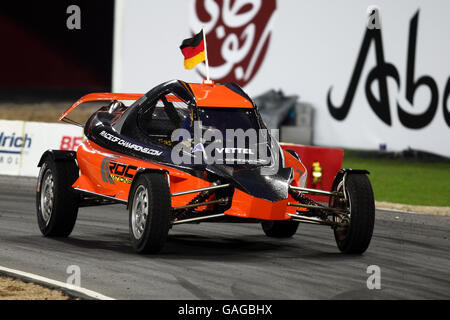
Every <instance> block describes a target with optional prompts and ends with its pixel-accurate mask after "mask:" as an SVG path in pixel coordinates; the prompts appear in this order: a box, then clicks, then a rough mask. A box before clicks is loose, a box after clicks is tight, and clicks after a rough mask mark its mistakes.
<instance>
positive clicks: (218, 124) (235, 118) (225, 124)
mask: <svg viewBox="0 0 450 320" xmlns="http://www.w3.org/2000/svg"><path fill="white" fill-rule="evenodd" d="M198 114H199V120H200V121H201V122H202V126H203V128H205V129H208V128H209V129H218V130H219V131H221V132H222V133H223V134H225V133H226V129H233V130H237V129H242V130H244V131H247V130H248V129H255V130H258V129H259V128H260V127H259V125H258V121H257V119H256V115H255V111H254V110H253V109H240V108H236V109H232V108H210V107H207V108H199V109H198Z"/></svg>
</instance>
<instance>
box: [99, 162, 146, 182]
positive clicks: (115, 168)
mask: <svg viewBox="0 0 450 320" xmlns="http://www.w3.org/2000/svg"><path fill="white" fill-rule="evenodd" d="M117 159H118V158H114V157H106V158H104V159H103V160H102V163H101V174H102V179H103V181H104V182H107V183H110V184H115V181H118V182H122V183H127V184H131V182H133V178H134V176H135V174H136V171H137V169H138V168H137V167H136V166H133V165H128V164H125V163H120V162H117V161H116V160H117Z"/></svg>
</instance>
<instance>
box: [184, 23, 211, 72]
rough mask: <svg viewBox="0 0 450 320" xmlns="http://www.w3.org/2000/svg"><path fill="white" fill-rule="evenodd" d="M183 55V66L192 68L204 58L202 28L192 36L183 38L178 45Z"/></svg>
mask: <svg viewBox="0 0 450 320" xmlns="http://www.w3.org/2000/svg"><path fill="white" fill-rule="evenodd" d="M180 49H181V52H182V53H183V56H184V67H185V68H186V69H192V68H194V67H195V66H196V65H197V64H199V63H200V62H202V61H204V60H205V43H204V41H203V30H202V31H200V32H199V33H197V34H196V35H195V36H194V37H192V38H189V39H185V40H183V42H182V43H181V46H180Z"/></svg>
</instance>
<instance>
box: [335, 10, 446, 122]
mask: <svg viewBox="0 0 450 320" xmlns="http://www.w3.org/2000/svg"><path fill="white" fill-rule="evenodd" d="M418 22H419V11H417V13H416V14H415V15H414V16H413V17H412V18H411V21H410V25H409V38H408V51H407V55H406V65H407V67H406V74H405V81H404V84H403V86H404V87H405V90H402V92H405V101H406V103H408V104H409V105H410V106H412V107H416V108H417V105H414V96H415V94H416V92H418V91H419V90H420V89H422V90H424V89H425V90H427V91H428V92H429V101H428V106H427V107H426V109H425V111H424V112H422V113H409V112H407V111H406V110H405V109H404V107H403V106H402V105H401V103H400V102H399V100H400V99H397V113H398V118H399V120H400V123H401V124H402V125H403V126H404V127H406V128H409V129H421V128H424V127H426V126H428V125H429V124H430V123H431V121H432V120H433V118H434V116H435V114H436V112H437V110H438V102H439V89H438V86H437V83H436V81H435V80H434V79H433V78H432V77H431V76H430V75H422V76H418V75H417V74H416V72H415V66H416V42H417V29H418ZM372 43H373V45H374V50H375V57H376V65H375V66H374V67H373V68H372V69H371V70H370V72H369V74H368V76H367V79H366V82H365V94H366V98H367V101H368V103H369V106H370V107H371V108H372V110H373V112H374V113H375V114H376V115H377V116H378V118H379V119H380V120H381V121H383V122H384V123H385V124H386V125H388V126H392V119H391V107H390V105H389V101H390V99H389V91H388V85H387V80H388V79H389V78H391V79H393V80H394V81H395V82H396V84H397V87H398V88H399V90H400V89H401V81H400V80H401V79H400V74H399V72H398V70H397V68H396V67H395V66H394V65H393V64H392V63H389V62H387V61H386V60H385V57H384V49H383V41H382V37H381V30H380V29H378V28H373V29H367V30H366V33H365V36H364V38H363V41H362V44H361V49H360V51H359V54H358V58H357V59H356V63H355V67H354V69H353V74H352V77H351V79H350V82H349V84H348V87H347V92H346V93H345V96H344V100H343V102H342V104H341V105H340V106H339V105H335V104H334V103H333V102H332V100H331V91H332V89H333V87H331V88H330V89H329V91H328V96H327V105H328V110H329V112H330V114H331V116H332V117H333V118H334V119H336V120H345V118H346V117H347V115H348V113H349V111H350V107H351V106H352V103H353V98H354V97H355V93H356V89H357V88H358V84H359V82H360V79H361V73H362V71H363V69H364V65H365V63H366V60H367V57H368V55H369V50H370V48H371V44H372ZM374 82H375V83H377V84H378V94H377V93H374V92H373V83H374ZM449 94H450V78H448V80H447V84H446V86H445V89H444V92H443V97H442V101H443V116H444V120H445V122H446V123H447V126H449V127H450V112H449V111H448V109H447V100H448V98H449Z"/></svg>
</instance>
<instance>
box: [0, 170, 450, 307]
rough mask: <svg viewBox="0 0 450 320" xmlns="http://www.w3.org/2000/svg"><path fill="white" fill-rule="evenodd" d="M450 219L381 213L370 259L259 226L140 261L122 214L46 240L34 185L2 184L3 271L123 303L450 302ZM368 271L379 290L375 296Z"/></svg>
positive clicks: (307, 229)
mask: <svg viewBox="0 0 450 320" xmlns="http://www.w3.org/2000/svg"><path fill="white" fill-rule="evenodd" d="M449 235H450V218H449V217H441V216H432V215H421V214H407V213H396V212H386V211H379V210H378V211H377V215H376V224H375V232H374V237H373V239H372V243H371V246H370V247H369V250H368V251H367V252H366V253H365V254H364V255H362V256H345V255H342V254H340V253H339V252H338V249H337V247H336V245H335V241H334V238H333V234H332V231H331V229H330V228H328V227H323V226H315V225H306V224H301V225H300V227H299V230H298V232H297V234H296V235H295V237H294V238H292V239H289V240H276V239H270V238H267V237H266V236H265V235H264V234H263V232H262V230H261V228H260V226H259V224H217V223H202V224H198V225H180V226H176V227H175V228H174V229H172V230H171V232H170V235H169V240H168V243H167V245H166V247H165V249H164V251H163V252H162V253H160V254H159V255H156V256H141V255H137V254H135V253H134V252H133V250H132V248H131V246H130V244H129V240H128V217H127V211H126V210H125V207H124V206H121V205H115V206H103V207H94V208H83V209H81V210H80V212H79V216H78V221H77V224H76V226H75V229H74V232H73V233H72V235H71V237H70V238H67V239H47V238H44V237H42V236H41V234H40V232H39V229H38V227H37V223H36V217H35V200H34V181H30V180H29V179H23V178H21V179H17V178H5V177H0V265H1V266H4V267H8V268H15V269H19V270H21V271H26V272H30V273H35V274H39V275H41V276H45V277H48V278H52V279H55V280H59V281H63V282H65V281H66V279H67V277H68V276H69V275H68V274H67V273H66V269H67V267H68V266H69V265H78V266H79V267H80V268H81V286H82V287H85V288H87V289H90V290H94V291H97V292H99V293H102V294H104V295H107V296H110V297H113V298H117V299H450V241H449ZM369 265H377V266H379V267H380V270H381V289H380V290H376V289H375V290H369V289H368V288H367V285H366V280H367V278H368V276H369V274H368V273H367V272H366V271H367V267H368V266H369Z"/></svg>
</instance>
